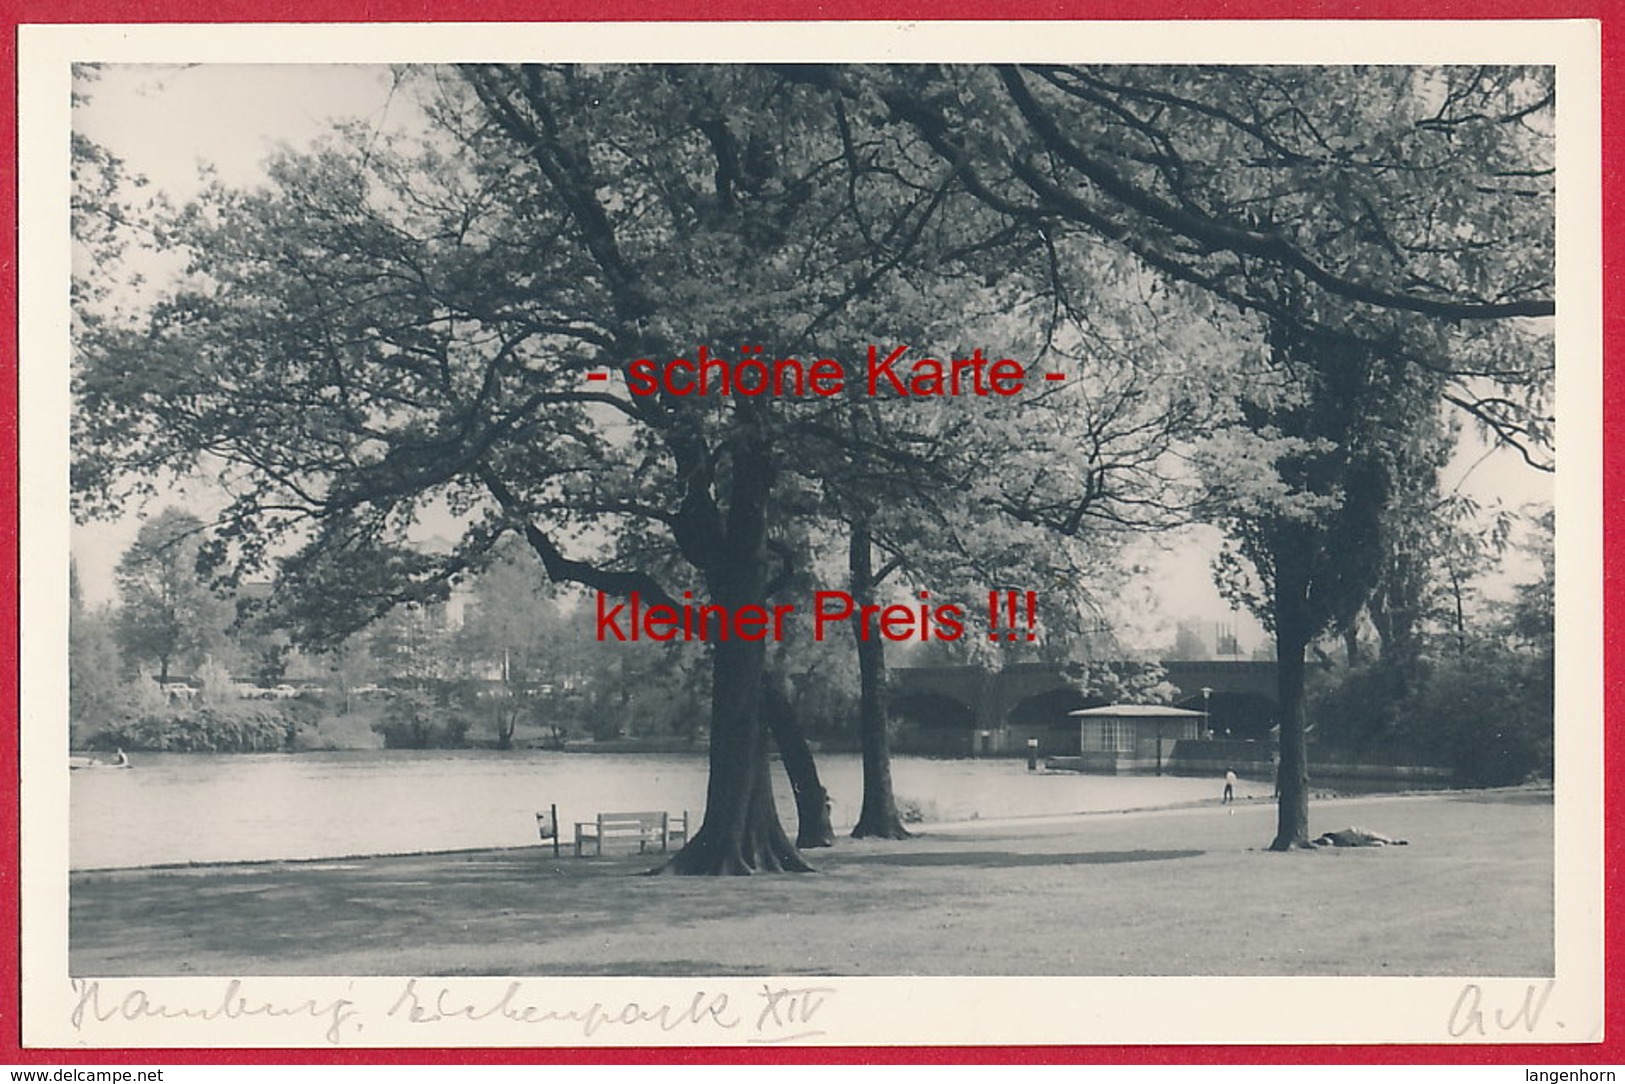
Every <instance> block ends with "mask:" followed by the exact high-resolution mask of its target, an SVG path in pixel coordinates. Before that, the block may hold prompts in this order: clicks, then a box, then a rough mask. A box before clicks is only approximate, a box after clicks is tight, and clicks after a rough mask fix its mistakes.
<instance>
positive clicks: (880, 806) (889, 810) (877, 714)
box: [849, 521, 912, 839]
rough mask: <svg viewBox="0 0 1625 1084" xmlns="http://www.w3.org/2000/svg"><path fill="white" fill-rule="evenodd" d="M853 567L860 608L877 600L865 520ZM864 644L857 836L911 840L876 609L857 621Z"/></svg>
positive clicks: (855, 539) (857, 531) (856, 528)
mask: <svg viewBox="0 0 1625 1084" xmlns="http://www.w3.org/2000/svg"><path fill="white" fill-rule="evenodd" d="M849 564H850V566H851V571H852V600H853V602H854V603H856V604H857V605H858V606H859V607H860V610H859V612H860V613H861V612H863V611H862V609H861V608H862V607H869V606H872V605H874V600H875V582H874V549H873V546H872V545H871V540H870V536H869V526H868V524H867V523H863V522H862V521H859V522H855V523H853V525H852V539H851V547H850V550H849ZM853 629H854V635H855V636H856V637H857V648H858V731H859V733H860V735H861V736H862V739H863V810H862V812H860V813H859V814H858V823H857V824H856V825H855V826H854V827H853V829H852V837H853V838H854V839H864V838H866V837H878V838H881V839H907V838H909V836H910V835H912V833H911V832H909V830H908V829H907V828H905V827H903V818H902V816H901V815H900V814H899V813H898V812H897V798H896V795H895V794H894V793H893V791H892V782H891V743H890V740H889V738H888V736H887V734H886V645H885V641H884V640H883V639H881V636H880V622H879V621H878V620H877V619H876V615H875V614H874V613H873V612H871V613H870V615H869V617H868V618H867V619H865V620H863V621H861V622H858V623H856V624H855V625H854V626H853Z"/></svg>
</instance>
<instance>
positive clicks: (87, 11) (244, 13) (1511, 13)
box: [0, 0, 1625, 1065]
mask: <svg viewBox="0 0 1625 1084" xmlns="http://www.w3.org/2000/svg"><path fill="white" fill-rule="evenodd" d="M4 6H5V8H6V9H7V10H6V11H5V13H4V18H5V25H4V31H5V33H4V35H3V38H0V75H3V76H4V80H5V83H6V85H7V86H9V87H10V88H12V101H11V103H10V106H9V108H7V109H5V110H3V111H0V150H3V154H4V158H3V159H0V162H3V163H4V165H0V204H3V207H0V265H3V268H4V273H3V274H0V307H3V310H4V313H5V318H4V319H0V365H3V366H4V368H5V370H6V373H5V377H6V378H5V379H4V380H0V462H3V464H4V473H3V474H0V673H4V674H5V675H7V678H8V679H12V678H15V677H16V676H17V675H18V674H19V673H20V665H21V663H20V657H19V642H18V641H19V635H18V634H19V626H18V619H19V605H18V587H19V578H18V552H17V538H18V533H19V531H20V530H21V527H22V525H21V522H20V520H19V518H18V517H19V507H18V500H17V478H18V470H19V463H18V443H17V402H18V399H17V392H18V388H17V364H16V359H17V345H18V327H17V321H16V316H17V274H18V250H17V219H18V207H17V172H16V169H15V168H14V167H15V163H16V153H17V108H16V107H17V102H16V93H15V92H16V80H17V27H18V26H19V25H21V24H25V23H99V22H106V23H168V22H200V23H230V22H246V23H269V22H362V21H367V22H536V21H564V20H570V21H580V22H610V23H613V22H631V21H674V22H695V21H705V20H741V21H744V20H764V19H819V20H835V19H849V20H867V21H876V20H886V21H892V20H906V19H918V20H926V19H929V20H948V19H966V20H986V19H989V18H990V17H991V15H990V11H989V5H988V4H987V3H976V2H974V0H942V2H938V3H927V2H922V0H886V2H884V3H878V4H877V3H874V2H871V0H816V2H804V0H700V2H698V3H692V2H686V0H595V2H593V3H590V4H589V3H587V2H586V0H557V2H555V3H551V4H546V5H540V4H537V5H530V4H524V3H520V2H516V0H487V2H485V3H476V2H472V0H438V2H436V3H434V4H432V5H431V4H429V3H427V2H425V0H365V2H358V0H276V2H274V3H256V2H253V0H213V2H205V0H145V2H143V3H142V4H141V5H139V7H135V6H133V5H127V4H120V3H118V2H117V0H77V2H75V3H74V4H73V5H72V11H71V13H70V12H69V11H68V10H67V5H66V4H64V3H62V2H61V0H6V2H5V5H4ZM993 6H994V7H996V9H997V17H998V18H999V19H1001V20H1035V19H1120V20H1131V21H1144V20H1152V19H1362V20H1363V19H1394V20H1403V19H1417V18H1426V19H1596V20H1599V21H1600V22H1601V25H1602V57H1601V64H1602V99H1603V100H1602V106H1603V110H1602V148H1603V162H1602V183H1603V192H1602V197H1603V201H1602V207H1603V236H1602V242H1603V283H1604V299H1603V348H1604V357H1605V365H1604V371H1603V389H1602V392H1603V426H1604V433H1605V434H1606V433H1607V432H1608V430H1609V428H1610V427H1611V425H1612V424H1613V423H1614V422H1615V421H1617V420H1619V419H1621V417H1622V416H1625V376H1622V375H1621V374H1620V373H1619V372H1618V371H1617V367H1616V366H1614V365H1610V364H1607V361H1606V359H1611V358H1612V357H1613V356H1614V355H1615V354H1616V352H1617V351H1619V350H1620V349H1625V302H1622V291H1621V290H1620V289H1611V288H1610V287H1615V286H1625V92H1622V85H1625V46H1622V44H1621V42H1622V40H1625V4H1621V3H1619V2H1618V0H1581V2H1565V0H1432V2H1430V3H1427V4H1426V5H1425V10H1422V11H1419V10H1418V5H1417V3H1416V2H1415V0H1348V2H1342V3H1339V2H1338V0H997V2H996V4H995V5H993ZM6 167H12V168H6ZM1602 466H1603V508H1604V509H1605V515H1604V522H1603V524H1602V528H1603V544H1604V549H1603V555H1604V592H1605V594H1604V606H1605V628H1604V641H1605V660H1604V666H1605V674H1606V677H1605V682H1604V697H1605V710H1606V715H1605V735H1604V770H1605V778H1607V779H1608V780H1610V781H1612V780H1613V779H1615V778H1616V777H1617V776H1618V775H1619V774H1621V772H1625V753H1622V751H1621V742H1620V741H1619V740H1617V738H1618V735H1617V734H1616V730H1617V725H1618V722H1619V713H1620V709H1619V705H1618V703H1617V701H1618V700H1619V697H1620V694H1621V692H1622V691H1625V678H1622V677H1621V676H1620V669H1619V666H1617V665H1616V663H1618V662H1619V661H1620V658H1621V655H1622V653H1625V635H1622V634H1621V633H1620V631H1619V627H1618V626H1619V621H1618V618H1620V617H1622V616H1625V613H1622V609H1621V607H1622V605H1625V577H1621V576H1619V575H1616V566H1617V564H1618V562H1617V561H1616V560H1615V558H1616V557H1618V556H1621V555H1622V554H1625V539H1622V538H1621V528H1622V527H1625V523H1615V522H1614V517H1613V516H1612V515H1610V514H1608V512H1611V511H1612V509H1613V508H1614V507H1615V505H1616V504H1617V503H1619V502H1620V501H1621V500H1625V448H1622V447H1621V446H1619V445H1617V444H1612V443H1610V442H1608V441H1607V440H1606V439H1605V440H1604V444H1603V463H1602ZM18 684H20V683H19V682H13V683H12V684H11V686H10V688H9V689H7V690H6V698H5V700H4V703H5V704H6V705H7V706H8V707H9V708H10V714H11V716H12V717H13V718H14V719H18V718H20V710H19V708H20V706H19V691H18ZM0 730H3V732H0V777H3V778H5V779H10V780H16V779H17V778H18V728H16V727H10V728H0ZM1604 801H1605V815H1604V841H1603V872H1604V891H1605V903H1604V921H1605V926H1606V928H1607V932H1608V933H1612V931H1614V930H1617V929H1618V928H1619V925H1620V921H1619V920H1621V919H1625V911H1622V903H1621V901H1620V900H1619V899H1617V898H1616V897H1615V895H1614V891H1613V890H1614V888H1615V886H1616V881H1617V875H1618V871H1619V869H1620V866H1621V863H1622V860H1625V844H1622V842H1621V839H1620V836H1619V834H1618V833H1617V832H1615V831H1614V829H1616V828H1617V827H1619V823H1618V822H1619V816H1620V808H1619V805H1620V799H1619V796H1618V795H1616V794H1615V793H1614V792H1613V790H1612V788H1610V789H1609V790H1608V791H1607V792H1606V793H1605V796H1604ZM20 818H21V809H20V805H19V803H18V802H17V801H16V800H13V801H9V802H0V841H4V849H3V850H0V884H3V885H4V888H3V889H0V991H3V992H0V1061H4V1062H6V1063H9V1064H40V1065H58V1064H78V1065H101V1064H125V1065H145V1064H151V1065H225V1064H332V1065H388V1064H434V1063H440V1064H444V1063H457V1064H465V1065H467V1064H561V1063H562V1064H573V1063H594V1064H622V1065H625V1064H672V1063H688V1064H707V1063H719V1064H728V1063H736V1064H737V1063H748V1064H781V1065H782V1064H830V1063H837V1064H839V1063H870V1064H911V1063H936V1064H963V1063H970V1064H1019V1063H1026V1064H1040V1065H1041V1064H1089V1063H1106V1064H1112V1063H1134V1064H1144V1065H1183V1064H1214V1063H1227V1064H1238V1063H1240V1064H1247V1063H1259V1064H1272V1063H1274V1064H1295V1063H1318V1064H1348V1063H1356V1064H1357V1063H1386V1064H1446V1065H1457V1064H1539V1065H1553V1064H1565V1063H1566V1064H1577V1065H1599V1064H1621V1063H1625V1037H1622V1032H1625V1018H1622V1016H1621V1012H1620V1008H1621V1003H1622V1002H1625V978H1622V977H1620V975H1619V974H1618V973H1615V972H1612V971H1609V972H1608V974H1607V976H1606V979H1605V988H1604V989H1605V999H1606V1000H1605V1009H1604V1026H1605V1028H1606V1031H1607V1035H1608V1038H1607V1039H1606V1040H1605V1041H1604V1042H1603V1043H1600V1044H1590V1043H1587V1044H1579V1043H1576V1044H1562V1045H1555V1044H1544V1043H1543V1044H1506V1045H1502V1044H1495V1045H1473V1046H1458V1045H1426V1046H1417V1045H1361V1046H1355V1045H1339V1046H1226V1047H1213V1046H934V1047H902V1048H898V1047H835V1048H830V1047H815V1048H796V1049H761V1048H749V1049H739V1048H703V1049H694V1048H659V1047H635V1048H596V1047H594V1048H575V1047H569V1048H538V1047H514V1048H475V1049H467V1048H458V1049H455V1050H452V1049H419V1048H410V1049H345V1050H328V1049H292V1050H285V1049H274V1050H260V1049H250V1050H210V1049H173V1050H171V1049H163V1050H150V1049H142V1050H76V1049H56V1048H51V1049H39V1048H29V1049H24V1048H23V1047H22V1046H21V1013H20V1001H21V996H20V981H21V979H20V974H19V971H20V947H21V930H20V926H19V920H18V877H17V876H16V874H17V870H18V868H19V849H18V839H19V829H20V823H21V820H20ZM7 874H10V876H7ZM1604 945H1605V950H1604V951H1605V958H1612V956H1613V953H1612V951H1610V950H1611V949H1612V947H1613V938H1612V937H1611V936H1606V934H1605V942H1604Z"/></svg>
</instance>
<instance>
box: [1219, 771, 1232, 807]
mask: <svg viewBox="0 0 1625 1084" xmlns="http://www.w3.org/2000/svg"><path fill="white" fill-rule="evenodd" d="M1235 800H1236V770H1235V769H1234V768H1226V769H1225V770H1224V800H1223V801H1222V802H1220V803H1219V804H1221V805H1229V804H1230V803H1231V802H1233V801H1235Z"/></svg>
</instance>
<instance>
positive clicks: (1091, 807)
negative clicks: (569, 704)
mask: <svg viewBox="0 0 1625 1084" xmlns="http://www.w3.org/2000/svg"><path fill="white" fill-rule="evenodd" d="M135 764H136V766H135V768H134V770H132V771H81V772H73V773H72V774H71V779H70V794H71V814H70V844H69V863H70V866H71V867H72V868H74V869H100V868H108V867H118V866H144V865H157V864H163V863H175V862H219V861H240V860H251V859H272V858H331V857H340V856H346V855H361V854H393V853H411V852H416V851H438V850H457V849H460V848H469V847H515V846H525V845H529V844H534V843H536V842H537V835H536V817H535V814H536V811H537V810H539V809H546V808H547V807H548V805H549V804H553V805H556V806H557V807H558V811H559V820H560V822H561V824H562V825H563V826H564V833H565V840H566V841H568V840H569V839H570V838H572V837H571V835H570V831H571V828H570V826H571V824H572V823H573V822H574V821H576V820H590V819H591V818H592V817H593V816H594V815H596V814H597V813H598V812H599V811H600V810H605V811H609V810H634V809H665V810H668V811H670V812H678V811H680V810H689V811H690V812H691V814H692V815H693V817H694V823H695V825H696V826H697V825H698V823H699V819H700V816H701V814H702V813H703V810H704V806H705V780H706V761H705V758H704V757H703V756H681V755H645V754H582V753H576V754H570V753H558V752H547V751H540V750H537V751H515V752H509V753H500V752H494V751H489V752H488V751H445V750H432V751H427V752H409V751H384V752H379V751H365V752H345V753H300V754H296V755H285V754H266V755H231V756H206V755H181V754H156V753H154V754H138V755H136V756H135ZM818 770H819V775H820V777H821V779H822V780H823V783H824V786H825V787H826V788H827V789H828V790H829V791H830V794H831V798H832V800H833V809H832V819H833V820H834V823H835V828H836V831H837V832H844V831H849V830H850V829H851V826H852V824H853V823H854V822H855V821H856V820H857V816H858V811H859V808H860V804H861V802H862V798H863V786H862V778H863V775H862V764H861V761H860V759H859V758H858V757H857V756H855V755H828V754H826V755H823V756H821V757H820V758H819V761H818ZM892 780H893V784H894V787H895V790H896V793H897V797H898V802H899V804H900V805H904V804H908V803H913V804H915V805H917V806H918V808H919V810H920V812H921V813H922V814H923V816H924V819H925V821H926V822H927V823H931V822H937V823H941V822H951V821H965V820H972V819H976V818H1003V817H1021V816H1042V815H1053V814H1060V813H1076V812H1088V811H1102V810H1113V809H1130V808H1141V807H1146V806H1155V805H1169V804H1176V803H1180V802H1188V801H1195V800H1199V799H1217V797H1218V794H1219V789H1220V787H1221V786H1222V784H1221V782H1220V781H1219V780H1216V779H1179V778H1172V777H1163V778H1155V777H1150V778H1147V777H1138V776H1099V775H1079V774H1075V773H1071V772H1054V773H1047V772H1028V771H1027V770H1026V763H1025V761H1021V760H931V759H925V758H921V757H896V758H894V760H893V762H892ZM774 789H775V793H776V794H777V795H778V799H779V808H780V810H781V814H782V815H783V817H784V820H785V825H786V827H787V829H788V830H789V831H790V832H791V834H792V835H794V832H795V827H794V826H795V814H794V803H793V801H792V800H791V798H790V786H789V783H788V781H787V780H786V779H785V777H784V775H783V773H782V771H781V770H779V769H778V768H777V767H775V777H774ZM1249 789H1251V791H1252V793H1255V794H1257V793H1262V794H1263V795H1264V796H1268V794H1269V784H1268V783H1262V784H1260V783H1249V782H1245V781H1244V784H1243V786H1242V788H1241V790H1242V793H1244V794H1245V793H1247V792H1248V790H1249Z"/></svg>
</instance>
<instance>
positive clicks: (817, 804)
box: [764, 674, 835, 850]
mask: <svg viewBox="0 0 1625 1084" xmlns="http://www.w3.org/2000/svg"><path fill="white" fill-rule="evenodd" d="M764 697H765V700H764V703H765V704H766V708H767V728H768V731H769V732H770V733H771V734H772V735H773V742H774V744H776V745H777V746H778V747H779V757H780V759H781V760H782V761H783V762H784V774H785V775H787V776H789V777H790V790H791V791H792V792H793V793H794V794H795V796H796V846H797V847H799V848H801V849H803V850H805V849H809V848H813V847H833V846H834V845H835V829H834V828H833V827H832V826H831V825H830V823H829V791H827V790H825V789H824V784H823V783H822V782H821V781H820V780H819V778H818V764H817V762H816V761H814V760H813V753H812V747H811V746H809V745H808V744H807V735H806V733H805V732H804V731H803V730H802V729H801V720H800V719H798V718H796V712H795V707H794V706H793V705H792V704H791V703H790V697H789V696H788V695H786V693H785V691H784V687H783V685H782V684H781V682H780V678H779V677H778V675H776V674H770V675H769V676H768V680H767V687H766V689H765V691H764Z"/></svg>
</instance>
